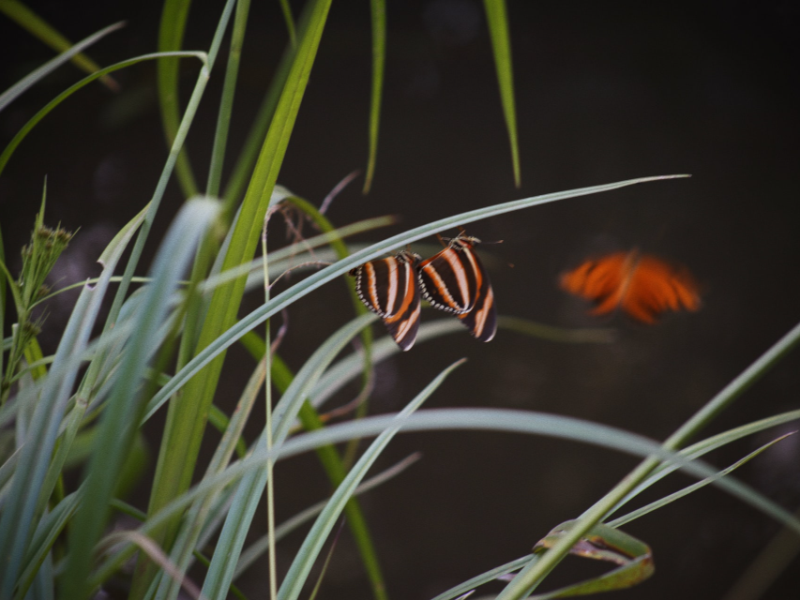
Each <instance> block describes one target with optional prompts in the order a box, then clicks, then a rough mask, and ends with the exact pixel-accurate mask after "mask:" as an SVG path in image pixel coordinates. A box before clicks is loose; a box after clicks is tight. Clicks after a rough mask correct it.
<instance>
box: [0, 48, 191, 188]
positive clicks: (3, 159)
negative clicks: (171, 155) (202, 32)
mask: <svg viewBox="0 0 800 600" xmlns="http://www.w3.org/2000/svg"><path fill="white" fill-rule="evenodd" d="M163 56H165V55H164V54H160V53H159V54H144V55H142V56H137V57H135V58H130V59H128V60H124V61H122V62H118V63H116V64H114V65H111V66H110V67H106V68H105V69H101V70H100V71H98V72H96V73H93V74H92V75H89V76H88V77H85V78H84V79H81V80H80V81H79V82H77V83H76V84H74V85H72V86H70V87H69V88H67V89H66V90H64V91H63V92H61V93H60V94H59V95H58V96H56V97H55V98H54V99H53V100H51V101H50V102H48V103H47V105H46V106H45V107H44V108H42V109H41V110H40V111H39V112H37V113H36V114H35V115H34V116H33V117H31V118H30V120H29V121H28V122H27V123H25V125H23V126H22V129H20V130H19V132H18V133H17V134H16V135H15V136H14V137H13V138H12V139H11V141H10V142H9V143H8V145H6V147H5V149H4V150H3V153H2V154H0V173H2V172H3V169H4V168H5V166H6V163H8V160H9V159H10V158H11V155H12V154H13V153H14V150H16V149H17V146H19V144H20V142H22V140H23V139H25V136H26V135H28V133H29V132H30V130H31V129H33V128H34V127H35V126H36V125H37V124H38V123H39V121H41V120H42V119H43V118H44V117H45V116H46V115H47V114H48V113H49V112H50V111H51V110H53V109H54V108H55V107H56V106H58V105H59V104H61V102H63V101H64V100H65V99H66V98H68V97H69V96H71V95H72V94H73V93H75V92H77V91H78V90H79V89H81V88H82V87H84V86H86V85H88V84H90V83H91V82H93V81H94V80H95V79H98V78H100V77H102V76H103V75H105V74H107V73H113V72H114V71H119V70H120V69H124V68H126V67H130V66H132V65H135V64H137V63H140V62H142V61H145V60H153V59H156V58H161V57H163ZM168 56H174V57H177V58H189V57H194V58H198V59H200V60H201V61H205V59H206V55H205V54H204V53H203V52H175V53H171V54H169V55H168Z"/></svg>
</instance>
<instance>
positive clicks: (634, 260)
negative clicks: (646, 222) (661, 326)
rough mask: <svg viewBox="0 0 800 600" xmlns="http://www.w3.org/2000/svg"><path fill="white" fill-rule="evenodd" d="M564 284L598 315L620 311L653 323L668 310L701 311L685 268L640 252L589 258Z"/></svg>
mask: <svg viewBox="0 0 800 600" xmlns="http://www.w3.org/2000/svg"><path fill="white" fill-rule="evenodd" d="M560 283H561V287H562V288H563V289H564V290H566V291H568V292H570V293H572V294H575V295H576V296H581V297H583V298H586V299H587V300H592V301H594V302H595V307H594V309H592V310H591V311H590V312H591V314H595V315H603V314H607V313H610V312H611V311H613V310H614V309H616V308H620V309H621V310H623V311H625V313H627V314H628V315H629V316H630V317H632V318H634V319H636V320H638V321H640V322H642V323H647V324H652V323H654V322H655V321H656V318H657V317H658V315H660V314H661V313H663V312H665V311H667V310H672V311H679V310H689V311H696V310H698V309H699V308H700V295H699V292H698V286H697V284H696V283H695V282H694V279H693V278H692V276H691V274H690V273H689V272H688V271H687V270H686V269H685V268H682V267H676V266H673V265H671V264H669V263H667V262H665V261H663V260H661V259H659V258H656V257H655V256H650V255H647V254H641V253H640V252H639V251H638V250H636V249H634V250H632V251H630V252H615V253H613V254H608V255H606V256H603V257H600V258H595V259H589V260H587V261H585V262H584V263H582V264H581V265H580V266H579V267H578V268H576V269H574V270H572V271H570V272H568V273H564V274H563V275H562V276H561V281H560Z"/></svg>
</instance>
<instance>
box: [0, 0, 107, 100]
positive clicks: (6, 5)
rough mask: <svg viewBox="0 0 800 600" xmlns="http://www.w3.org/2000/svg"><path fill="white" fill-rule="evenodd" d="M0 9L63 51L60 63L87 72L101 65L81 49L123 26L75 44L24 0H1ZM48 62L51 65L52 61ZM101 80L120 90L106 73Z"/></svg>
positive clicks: (44, 40) (31, 32)
mask: <svg viewBox="0 0 800 600" xmlns="http://www.w3.org/2000/svg"><path fill="white" fill-rule="evenodd" d="M0 11H2V12H4V13H5V14H6V15H7V16H8V17H9V18H10V19H13V20H14V21H16V22H17V24H18V25H19V26H20V27H22V28H23V29H26V30H27V31H28V32H29V33H30V34H31V35H33V36H35V37H37V38H39V39H40V40H41V41H43V42H44V43H45V44H47V45H48V46H50V47H51V48H53V49H54V50H57V51H59V52H61V53H62V55H61V56H65V55H66V57H65V58H64V59H63V60H60V59H61V56H59V57H58V58H57V59H56V60H60V62H59V64H61V63H62V62H65V61H67V60H71V61H72V62H73V63H74V64H75V65H77V66H78V67H79V68H80V69H82V70H84V71H85V72H87V73H95V72H96V71H99V70H100V66H99V65H98V64H97V63H95V62H94V61H93V60H92V59H90V58H89V57H88V56H86V55H84V54H80V52H81V50H83V49H84V48H87V47H88V46H91V45H92V44H93V43H94V42H95V41H97V40H98V39H100V38H101V37H103V36H104V35H105V34H106V33H110V31H112V30H113V29H118V28H119V27H121V26H122V23H118V24H116V25H112V26H111V27H108V28H107V29H104V30H103V31H101V32H100V33H97V34H95V35H93V36H91V38H86V39H85V40H83V41H82V42H80V43H78V44H76V45H75V46H73V45H72V43H71V42H70V41H69V40H68V39H67V38H65V37H64V36H63V35H61V34H60V33H59V32H58V31H56V30H55V29H54V28H53V27H52V26H50V25H49V24H48V23H47V22H46V21H45V20H44V19H42V18H41V17H39V16H38V15H37V14H36V13H34V12H33V11H32V10H31V9H29V8H28V7H27V6H25V5H24V4H22V2H18V1H17V0H0ZM89 39H92V40H93V41H91V42H89V43H86V42H87V41H88V40H89ZM50 62H52V61H50ZM47 64H48V65H49V64H50V63H47ZM45 66H47V65H45ZM54 68H55V67H54ZM101 80H102V82H103V83H104V84H105V85H106V86H107V87H108V88H109V89H110V90H112V91H117V90H119V85H118V84H117V82H116V81H114V80H113V79H112V78H111V77H106V76H105V75H104V76H103V77H102V78H101ZM2 108H3V104H2V102H0V110H2Z"/></svg>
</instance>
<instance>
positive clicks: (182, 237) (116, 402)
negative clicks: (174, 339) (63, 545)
mask: <svg viewBox="0 0 800 600" xmlns="http://www.w3.org/2000/svg"><path fill="white" fill-rule="evenodd" d="M218 207H219V205H218V203H217V202H216V201H213V200H209V199H197V200H193V201H191V202H189V203H187V204H186V205H185V206H184V208H183V209H182V210H181V212H180V213H178V216H177V217H176V219H175V222H174V223H173V225H172V227H171V229H170V231H169V233H168V235H167V237H166V239H165V241H164V243H163V244H162V246H161V248H160V250H159V253H158V255H157V257H156V260H155V263H154V266H153V270H152V279H153V281H152V283H150V285H149V286H148V287H147V289H146V292H145V294H144V297H143V299H142V305H141V312H140V314H139V317H138V318H137V321H136V322H137V328H136V330H135V331H134V333H133V335H132V337H131V339H130V341H129V343H128V347H127V351H126V353H125V356H124V359H123V362H122V364H121V365H120V367H119V371H120V376H119V382H118V384H117V385H116V386H115V389H114V391H113V392H112V396H111V398H109V401H108V406H107V407H106V410H105V411H104V414H103V419H102V421H101V423H100V429H99V431H98V435H97V439H96V440H95V447H94V452H93V455H92V459H91V460H90V462H89V466H88V475H87V479H86V483H85V499H84V502H83V503H82V505H81V507H80V509H79V510H78V513H77V515H76V516H75V521H74V526H73V527H72V528H71V529H70V536H69V550H70V552H69V557H68V559H67V567H66V571H65V577H64V581H63V583H62V594H61V596H62V597H64V598H74V599H76V600H78V599H81V598H85V597H87V596H88V594H89V592H90V589H89V587H88V585H87V582H88V578H89V572H90V570H91V566H92V558H93V550H94V546H95V544H96V542H97V540H98V539H99V538H100V534H101V533H102V529H103V527H104V526H105V520H106V519H105V517H106V516H107V514H108V510H109V502H110V500H111V495H112V493H113V491H114V488H115V486H116V482H117V478H118V475H119V473H120V470H121V468H122V465H123V463H124V461H125V457H126V455H127V453H128V452H129V450H130V448H131V446H132V444H133V441H134V438H135V434H136V431H137V424H138V423H139V421H140V420H141V417H142V413H143V410H144V408H145V406H146V402H145V400H146V398H145V397H143V396H144V394H143V392H144V391H146V387H143V386H141V385H140V384H141V382H142V380H143V379H144V377H145V372H146V369H147V367H148V364H149V363H150V361H151V360H152V357H153V354H154V351H155V349H157V348H158V343H157V342H155V343H154V340H155V339H156V338H157V337H158V336H159V330H160V329H161V327H162V325H163V323H164V322H165V319H166V317H167V315H168V312H169V304H168V302H167V301H168V299H169V297H170V295H171V294H172V291H173V290H174V289H175V288H176V286H177V285H178V283H179V281H180V280H179V277H180V275H181V274H182V273H183V271H184V270H185V269H186V267H187V265H188V264H189V261H190V260H191V258H192V257H193V256H194V252H195V248H196V246H197V244H198V243H199V241H200V238H201V236H202V235H204V233H205V230H206V228H207V227H208V225H209V224H210V223H211V221H212V220H213V219H214V218H215V217H216V216H217V212H218Z"/></svg>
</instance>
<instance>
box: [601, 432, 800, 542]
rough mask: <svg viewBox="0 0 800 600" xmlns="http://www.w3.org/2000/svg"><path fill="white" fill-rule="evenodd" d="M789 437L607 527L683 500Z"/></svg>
mask: <svg viewBox="0 0 800 600" xmlns="http://www.w3.org/2000/svg"><path fill="white" fill-rule="evenodd" d="M790 435H793V434H792V433H787V434H786V435H782V436H780V437H779V438H776V439H774V440H772V441H771V442H768V443H766V444H764V445H763V446H761V447H760V448H756V449H755V450H754V451H753V452H751V453H750V454H748V455H747V456H745V457H744V458H741V459H739V460H737V461H736V462H735V463H733V464H732V465H730V466H729V467H727V468H726V469H723V470H722V471H720V472H719V473H717V474H715V475H714V476H713V477H706V478H705V479H703V480H701V481H698V482H697V483H693V484H692V485H689V486H687V487H685V488H683V489H680V490H678V491H677V492H673V493H672V494H669V495H667V496H664V497H663V498H661V499H659V500H656V501H654V502H650V503H649V504H646V505H644V506H642V507H641V508H637V509H636V510H634V511H631V512H629V513H628V514H626V515H623V516H621V517H617V518H616V519H614V520H613V521H608V523H607V524H608V526H609V527H622V526H623V525H625V524H626V523H630V522H631V521H634V520H636V519H638V518H639V517H643V516H644V515H646V514H648V513H651V512H653V511H654V510H658V509H659V508H663V507H664V506H666V505H667V504H671V503H672V502H675V501H676V500H679V499H681V498H683V497H684V496H688V495H689V494H691V493H692V492H696V491H697V490H699V489H700V488H704V487H705V486H707V485H709V484H710V483H714V481H716V480H717V479H719V478H720V477H725V476H726V475H728V474H730V473H733V471H735V470H736V469H738V468H739V467H741V466H742V465H743V464H745V463H747V462H749V461H750V460H752V459H754V458H755V457H756V456H758V455H759V454H761V453H762V452H764V450H766V449H767V448H771V447H772V446H773V445H775V444H777V443H778V442H780V441H781V440H784V439H786V438H787V437H789V436H790Z"/></svg>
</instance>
